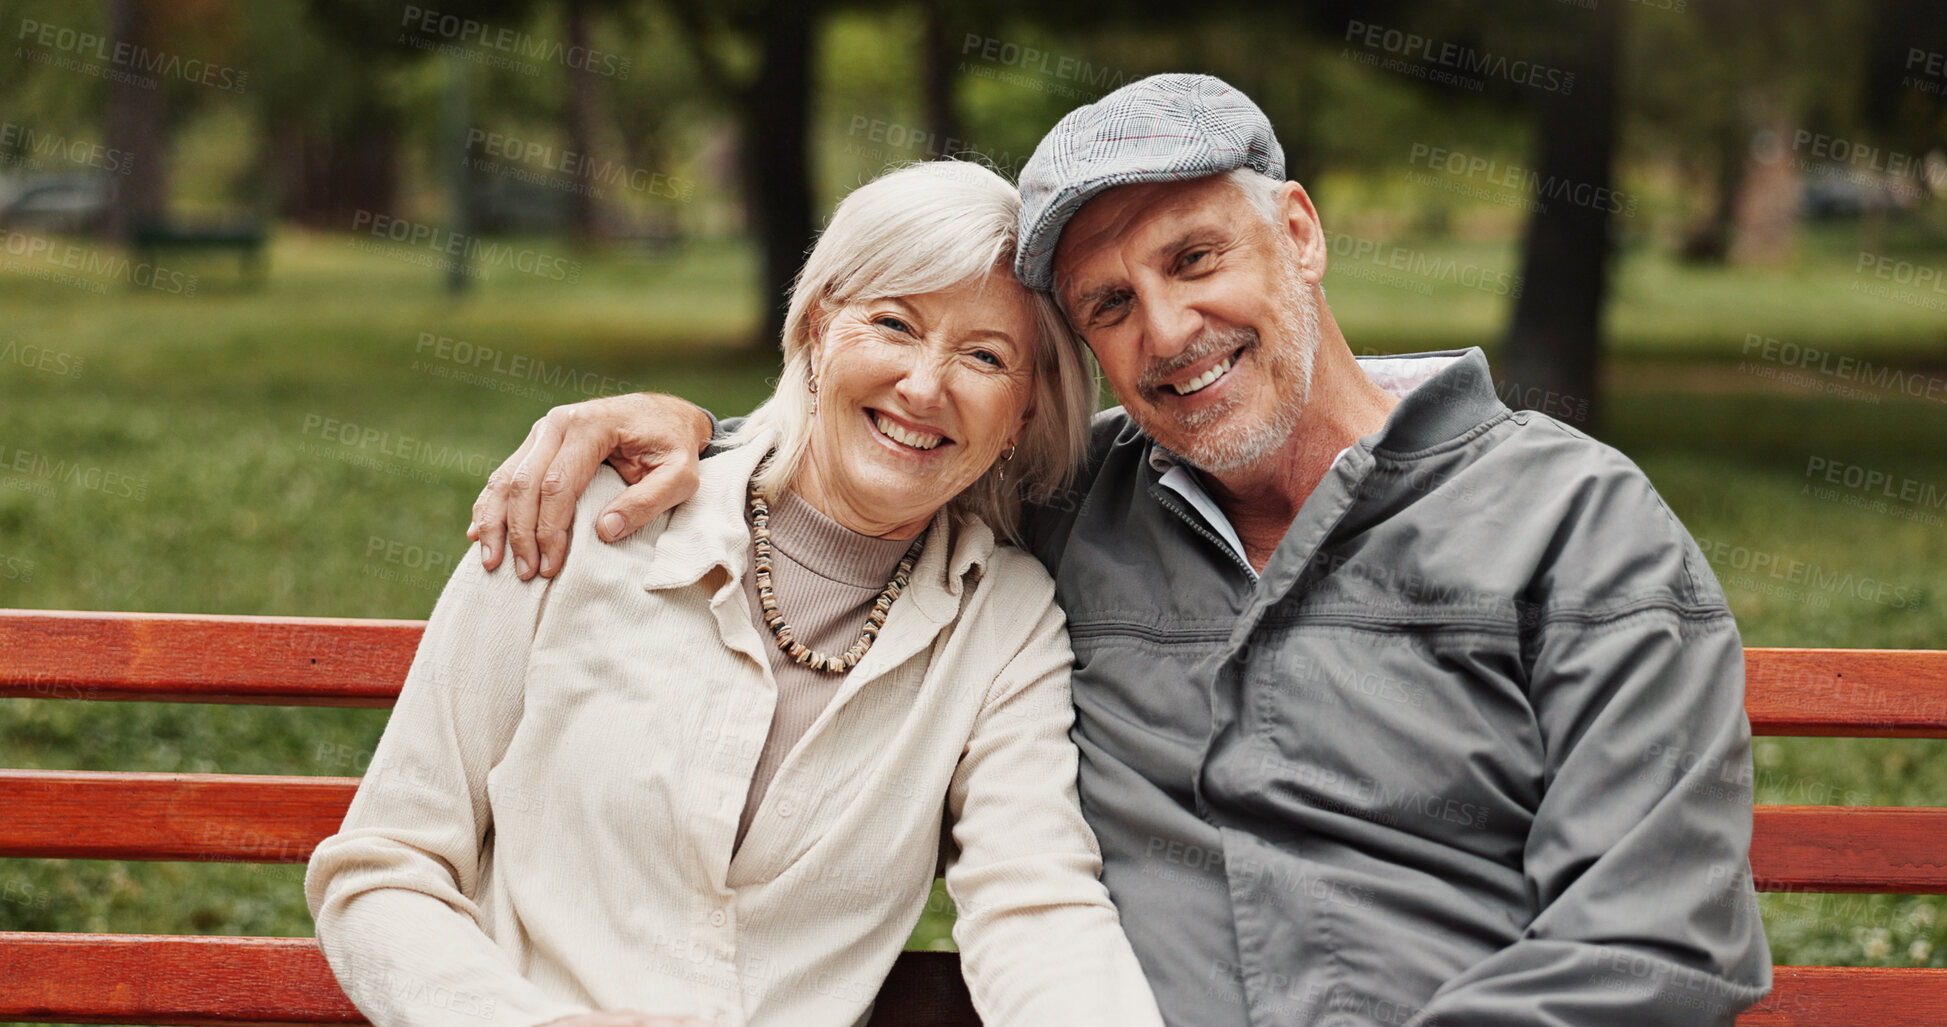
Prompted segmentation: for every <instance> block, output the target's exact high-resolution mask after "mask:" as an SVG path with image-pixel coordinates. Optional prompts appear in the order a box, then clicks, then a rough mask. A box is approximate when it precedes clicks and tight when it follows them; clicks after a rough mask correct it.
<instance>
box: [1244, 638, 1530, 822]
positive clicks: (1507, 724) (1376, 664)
mask: <svg viewBox="0 0 1947 1027" xmlns="http://www.w3.org/2000/svg"><path fill="white" fill-rule="evenodd" d="M1246 655H1247V658H1246V659H1245V660H1244V661H1242V663H1241V664H1240V665H1239V670H1238V673H1239V674H1240V676H1241V685H1242V688H1241V691H1240V693H1239V701H1240V706H1241V709H1240V711H1239V712H1240V718H1239V719H1240V722H1241V723H1240V727H1241V729H1242V730H1241V731H1240V732H1239V734H1240V738H1239V741H1240V743H1241V747H1242V751H1240V752H1239V753H1236V754H1234V755H1233V757H1232V758H1239V757H1241V758H1242V759H1243V760H1244V761H1245V763H1246V769H1247V774H1246V777H1247V778H1249V777H1255V779H1256V780H1255V784H1256V786H1257V790H1258V791H1259V792H1260V794H1263V795H1266V796H1270V797H1274V798H1271V799H1269V800H1267V801H1274V802H1280V803H1282V804H1285V805H1286V806H1288V807H1289V808H1288V809H1286V810H1283V811H1282V812H1285V813H1292V812H1296V813H1297V814H1298V815H1300V816H1301V818H1316V819H1317V820H1319V821H1321V822H1335V823H1337V824H1338V825H1339V826H1340V827H1343V828H1346V829H1349V830H1351V831H1353V832H1355V833H1357V832H1362V831H1365V830H1367V828H1366V827H1365V826H1362V824H1363V825H1377V826H1378V827H1381V828H1386V829H1393V830H1399V831H1405V832H1408V833H1410V834H1414V835H1419V836H1423V837H1427V838H1432V839H1437V840H1440V841H1442V842H1445V843H1447V844H1450V845H1454V846H1456V847H1460V848H1464V849H1468V850H1473V851H1478V852H1481V853H1482V854H1490V853H1491V854H1493V855H1495V856H1496V857H1506V856H1510V855H1513V854H1515V853H1518V851H1519V846H1520V840H1521V839H1522V838H1523V837H1525V834H1526V830H1527V824H1528V822H1529V820H1530V819H1531V814H1532V810H1533V809H1534V806H1535V804H1536V803H1538V802H1539V799H1540V791H1541V773H1542V752H1541V746H1540V740H1539V732H1538V730H1537V729H1536V727H1535V724H1534V721H1533V716H1532V713H1531V712H1530V709H1529V706H1528V703H1527V700H1526V697H1525V696H1524V695H1523V694H1522V693H1521V690H1520V688H1519V686H1518V685H1517V684H1516V679H1515V678H1514V677H1511V676H1510V672H1512V671H1513V670H1514V669H1515V667H1516V666H1517V660H1516V654H1515V645H1514V643H1513V642H1512V641H1509V642H1507V643H1505V644H1503V643H1501V642H1499V641H1497V640H1495V639H1491V638H1489V639H1483V638H1480V637H1475V636H1469V635H1465V634H1458V635H1439V634H1428V633H1412V632H1407V631H1375V630H1364V629H1355V628H1349V627H1344V626H1324V625H1309V624H1305V623H1302V622H1300V623H1294V624H1286V625H1282V626H1279V627H1276V628H1265V629H1261V630H1260V632H1259V634H1258V636H1257V637H1256V638H1254V639H1253V642H1252V646H1251V648H1250V650H1249V651H1248V653H1247V654H1246ZM1234 779H1235V778H1233V780H1234ZM1355 822H1362V823H1355Z"/></svg>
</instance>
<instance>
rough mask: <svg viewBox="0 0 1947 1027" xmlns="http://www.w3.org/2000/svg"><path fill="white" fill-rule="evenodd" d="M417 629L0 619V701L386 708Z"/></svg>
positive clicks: (292, 621)
mask: <svg viewBox="0 0 1947 1027" xmlns="http://www.w3.org/2000/svg"><path fill="white" fill-rule="evenodd" d="M425 626H426V625H425V622H424V621H409V620H340V619H336V618H327V617H214V616H184V615H179V614H158V613H142V614H133V613H67V612H61V611H43V610H0V657H4V658H0V696H28V697H35V698H51V699H140V700H148V701H152V702H209V703H257V704H266V703H268V704H274V705H284V706H390V705H392V701H393V700H394V699H397V698H398V696H399V685H400V683H401V682H403V681H404V680H405V677H406V670H407V669H408V668H409V667H411V666H412V655H413V652H414V651H415V650H416V649H418V648H419V636H420V634H421V633H422V632H423V631H424V629H425Z"/></svg>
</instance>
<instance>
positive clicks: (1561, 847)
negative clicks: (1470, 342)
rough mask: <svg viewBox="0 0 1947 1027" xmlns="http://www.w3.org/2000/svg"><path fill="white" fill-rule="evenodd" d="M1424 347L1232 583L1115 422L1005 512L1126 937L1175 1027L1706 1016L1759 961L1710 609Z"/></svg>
mask: <svg viewBox="0 0 1947 1027" xmlns="http://www.w3.org/2000/svg"><path fill="white" fill-rule="evenodd" d="M1423 357H1425V358H1429V359H1441V358H1444V359H1445V367H1444V369H1442V370H1440V371H1439V372H1438V373H1436V374H1435V375H1434V376H1433V377H1432V378H1430V379H1429V380H1426V381H1425V382H1424V383H1423V384H1421V385H1419V386H1418V387H1417V388H1415V389H1413V390H1412V391H1411V392H1410V393H1408V394H1407V395H1406V396H1405V398H1404V399H1403V400H1402V402H1401V403H1400V404H1399V406H1398V407H1397V408H1396V409H1395V410H1394V412H1393V414H1392V416H1391V417H1390V418H1389V419H1388V421H1387V423H1386V425H1385V427H1384V428H1383V429H1382V430H1380V431H1379V432H1378V433H1377V434H1375V435H1372V436H1369V437H1367V438H1365V439H1362V440H1361V441H1360V442H1359V443H1358V444H1357V445H1355V446H1354V447H1352V448H1351V449H1349V450H1348V451H1347V452H1346V453H1345V454H1343V455H1342V456H1341V458H1340V459H1339V461H1338V463H1337V464H1336V465H1335V466H1334V467H1333V469H1332V471H1331V472H1330V473H1329V474H1328V475H1327V476H1326V477H1325V479H1324V481H1323V482H1322V483H1321V484H1320V485H1319V487H1318V489H1317V491H1316V492H1315V493H1314V494H1313V495H1312V496H1311V497H1310V499H1309V500H1308V501H1307V502H1306V503H1305V505H1304V508H1303V509H1302V510H1301V511H1300V512H1299V515H1298V517H1297V520H1296V521H1295V522H1294V523H1293V524H1292V526H1291V528H1290V530H1289V531H1288V532H1287V533H1286V535H1285V538H1284V540H1283V542H1282V543H1281V544H1280V545H1279V547H1278V549H1277V551H1276V553H1275V554H1274V555H1273V556H1272V558H1271V560H1270V562H1269V564H1267V566H1266V567H1265V571H1264V575H1263V577H1262V579H1261V580H1258V579H1254V577H1253V575H1252V573H1251V571H1250V570H1249V568H1248V565H1246V564H1245V563H1244V562H1243V561H1242V560H1241V559H1239V558H1238V557H1237V555H1236V554H1235V553H1234V551H1233V550H1231V548H1230V547H1229V546H1228V545H1226V544H1225V543H1223V542H1222V541H1221V539H1220V533H1219V532H1218V531H1217V530H1216V528H1215V527H1214V526H1213V525H1212V524H1211V523H1210V522H1209V521H1207V520H1206V519H1205V518H1203V517H1202V516H1201V515H1199V514H1198V513H1197V512H1196V510H1195V509H1194V508H1193V507H1192V505H1191V504H1190V503H1189V502H1187V501H1186V500H1185V498H1184V497H1183V496H1182V495H1179V494H1178V493H1177V492H1175V491H1172V490H1171V489H1170V488H1168V487H1166V486H1164V485H1162V484H1159V478H1160V477H1161V475H1162V473H1163V471H1164V470H1165V469H1166V468H1167V467H1168V465H1169V459H1170V458H1169V456H1168V454H1166V453H1164V452H1162V451H1161V450H1159V449H1158V448H1157V447H1154V446H1153V444H1152V443H1151V442H1150V441H1149V440H1148V439H1147V438H1146V437H1145V436H1143V435H1142V433H1141V432H1139V431H1138V430H1137V429H1136V428H1135V426H1134V425H1133V424H1132V423H1131V422H1130V421H1129V420H1128V419H1127V417H1126V416H1124V415H1123V414H1122V413H1121V412H1120V411H1110V412H1108V413H1107V414H1105V415H1103V416H1102V417H1101V418H1099V419H1098V421H1097V424H1096V430H1095V440H1094V445H1093V447H1092V451H1091V453H1090V457H1089V462H1088V466H1087V469H1086V473H1085V475H1084V477H1083V479H1082V481H1081V483H1080V484H1079V486H1078V487H1077V488H1076V489H1075V490H1074V491H1073V492H1072V493H1069V494H1066V495H1064V496H1059V497H1056V499H1055V500H1054V501H1053V502H1051V503H1050V504H1048V505H1047V506H1045V507H1042V508H1039V509H1037V510H1035V511H1034V512H1033V514H1032V515H1031V516H1030V518H1029V521H1028V525H1027V537H1028V539H1029V543H1030V546H1031V548H1033V549H1034V550H1035V552H1036V554H1037V555H1039V556H1040V557H1041V559H1042V560H1043V561H1044V562H1045V563H1046V564H1047V565H1048V567H1049V569H1050V570H1051V571H1052V572H1053V573H1054V574H1055V578H1056V583H1057V594H1058V598H1059V600H1060V602H1061V604H1062V606H1063V608H1064V609H1065V610H1066V611H1067V614H1068V620H1069V630H1070V635H1071V638H1072V640H1073V643H1074V648H1075V653H1076V667H1075V673H1074V678H1073V694H1074V701H1075V705H1076V711H1077V722H1076V726H1075V728H1074V731H1073V736H1074V738H1075V741H1076V742H1077V744H1078V745H1079V746H1080V748H1081V753H1082V762H1081V777H1080V785H1081V795H1082V801H1083V810H1084V812H1085V813H1086V815H1087V817H1088V820H1089V823H1090V825H1091V826H1092V827H1093V828H1094V829H1095V831H1096V834H1097V836H1098V839H1099V841H1100V843H1101V846H1102V853H1103V860H1104V869H1103V880H1104V882H1105V883H1106V884H1107V885H1108V888H1109V892H1110V894H1111V896H1112V897H1113V898H1114V899H1115V901H1116V904H1117V906H1118V907H1119V908H1120V910H1121V911H1122V917H1123V922H1124V925H1125V927H1126V929H1127V930H1128V932H1129V938H1130V941H1131V943H1132V944H1133V945H1134V947H1135V950H1136V955H1137V957H1138V959H1139V960H1141V962H1142V964H1143V968H1144V970H1145V972H1146V973H1147V974H1148V976H1149V978H1150V981H1151V984H1152V985H1153V986H1154V988H1155V991H1156V997H1157V1000H1158V1001H1159V1003H1160V1004H1161V1005H1162V1009H1163V1013H1164V1016H1165V1018H1166V1019H1167V1020H1168V1021H1169V1022H1170V1023H1171V1024H1175V1025H1185V1027H1187V1025H1191V1024H1213V1025H1216V1024H1223V1025H1237V1024H1250V1025H1253V1027H1270V1025H1273V1024H1310V1025H1321V1027H1325V1025H1340V1024H1348V1025H1349V1024H1360V1025H1363V1024H1388V1025H1399V1024H1406V1025H1410V1027H1433V1025H1436V1024H1438V1025H1465V1027H1493V1025H1510V1027H1511V1025H1524V1027H1543V1025H1547V1027H1556V1025H1560V1027H1599V1025H1616V1027H1655V1025H1666V1024H1667V1025H1678V1024H1729V1023H1731V1022H1732V1019H1733V1016H1734V1014H1735V1012H1736V1011H1737V1010H1739V1009H1742V1008H1743V1007H1745V1006H1747V1005H1749V1004H1750V1003H1752V1002H1754V1001H1756V1000H1757V999H1758V998H1760V997H1761V996H1762V995H1763V994H1764V993H1765V991H1766V990H1767V989H1768V988H1769V987H1770V983H1771V965H1770V964H1771V957H1770V952H1769V950H1768V947H1767V946H1766V943H1765V938H1764V932H1763V926H1762V924H1761V923H1760V921H1759V918H1758V908H1757V901H1756V895H1755V894H1754V892H1753V890H1752V886H1751V881H1750V876H1749V871H1748V869H1747V859H1748V856H1749V850H1750V840H1751V783H1752V773H1751V756H1750V728H1749V724H1748V722H1747V721H1746V719H1745V714H1744V661H1743V649H1742V646H1741V643H1740V641H1739V639H1738V633H1737V627H1736V624H1735V623H1734V622H1733V621H1732V619H1731V614H1730V611H1729V609H1728V608H1727V607H1726V605H1725V602H1724V598H1723V593H1722V592H1721V591H1720V590H1719V588H1718V586H1717V582H1716V580H1715V579H1714V578H1713V577H1712V576H1711V573H1710V571H1709V569H1708V568H1707V566H1706V564H1705V561H1704V559H1703V557H1702V555H1701V554H1700V553H1699V551H1698V549H1697V547H1696V545H1695V544H1694V543H1693V542H1692V541H1691V539H1690V537H1689V535H1688V534H1687V533H1686V532H1685V531H1684V529H1683V527H1682V526H1681V525H1680V524H1678V523H1677V520H1676V518H1675V517H1674V516H1672V515H1671V513H1670V511H1669V510H1668V508H1666V507H1665V506H1664V505H1663V503H1662V501H1661V500H1660V499H1659V498H1658V497H1657V495H1656V493H1655V491H1654V490H1653V489H1652V488H1651V486H1650V483H1649V481H1648V479H1646V478H1645V477H1644V476H1643V474H1642V472H1641V471H1639V470H1638V469H1637V468H1636V467H1635V465H1633V464H1632V463H1631V462H1630V461H1629V460H1628V459H1627V458H1625V457H1624V456H1622V455H1621V454H1619V453H1617V452H1616V451H1615V450H1613V449H1611V448H1609V447H1607V446H1604V445H1602V444H1600V443H1597V442H1595V441H1593V440H1592V439H1590V438H1588V437H1587V436H1585V435H1583V434H1581V433H1579V432H1577V431H1575V430H1574V429H1572V428H1569V427H1566V426H1564V425H1562V424H1560V423H1559V422H1556V421H1554V420H1552V419H1550V418H1548V417H1547V416H1545V415H1542V414H1538V413H1532V412H1526V411H1523V412H1511V411H1510V410H1508V409H1507V407H1505V406H1503V405H1502V404H1501V402H1500V401H1499V400H1498V399H1497V398H1496V396H1495V393H1494V388H1493V382H1492V379H1491V377H1490V376H1489V373H1488V368H1487V362H1486V360H1485V358H1484V357H1483V356H1482V355H1481V353H1480V351H1479V350H1467V351H1465V352H1462V353H1450V354H1426V355H1423ZM1366 366H1368V367H1371V366H1374V365H1370V364H1368V365H1366Z"/></svg>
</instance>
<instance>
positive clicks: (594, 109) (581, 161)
mask: <svg viewBox="0 0 1947 1027" xmlns="http://www.w3.org/2000/svg"><path fill="white" fill-rule="evenodd" d="M567 18H568V45H569V46H570V47H574V48H575V49H574V51H573V52H575V53H583V54H585V53H588V52H590V51H589V48H588V3H587V2H586V0H568V9H567ZM600 102H601V95H600V90H599V88H598V87H597V86H596V84H595V73H594V72H592V71H590V70H589V69H588V68H587V67H586V62H584V65H583V66H582V67H570V68H569V69H568V148H569V149H571V150H573V151H574V152H575V162H574V168H573V174H574V179H575V188H574V189H573V190H572V191H570V192H569V194H568V196H569V206H568V211H569V219H570V222H571V225H572V227H573V229H574V233H575V238H576V239H577V240H578V241H580V242H582V243H588V242H592V241H593V240H595V239H596V238H597V237H598V236H599V235H600V234H601V211H600V209H599V205H598V203H597V202H596V199H595V195H594V188H595V169H594V155H595V126H596V124H597V123H598V121H599V120H600V117H601V112H600V109H599V106H598V105H599V104H600Z"/></svg>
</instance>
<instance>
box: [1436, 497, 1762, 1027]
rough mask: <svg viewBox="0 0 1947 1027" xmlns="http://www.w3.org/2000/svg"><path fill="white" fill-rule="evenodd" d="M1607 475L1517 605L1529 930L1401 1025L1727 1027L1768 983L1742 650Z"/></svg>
mask: <svg viewBox="0 0 1947 1027" xmlns="http://www.w3.org/2000/svg"><path fill="white" fill-rule="evenodd" d="M1619 477H1620V478H1621V479H1622V480H1620V481H1617V482H1611V483H1610V487H1609V488H1607V489H1605V490H1599V494H1597V495H1594V496H1592V497H1590V498H1589V500H1588V502H1586V503H1585V504H1583V507H1582V509H1583V511H1584V512H1583V515H1582V516H1580V517H1577V518H1573V519H1571V520H1570V521H1569V522H1568V524H1567V525H1566V527H1565V528H1564V530H1563V533H1562V535H1561V537H1560V539H1559V540H1558V541H1559V545H1558V546H1557V548H1556V552H1557V553H1558V558H1557V560H1556V561H1555V563H1554V565H1553V566H1552V567H1551V568H1548V569H1546V570H1545V572H1544V573H1543V574H1542V575H1541V576H1540V577H1541V579H1542V580H1541V582H1540V584H1539V586H1538V588H1537V593H1536V594H1537V595H1538V596H1539V597H1540V598H1539V601H1538V602H1537V603H1536V604H1535V605H1533V606H1527V605H1525V604H1524V606H1523V608H1522V614H1523V619H1524V621H1526V622H1527V623H1528V629H1529V630H1528V635H1529V638H1530V641H1529V644H1528V647H1527V648H1528V650H1529V653H1528V656H1527V658H1526V659H1527V662H1528V665H1529V668H1530V669H1529V681H1528V687H1529V694H1530V698H1531V701H1532V703H1533V708H1534V713H1535V717H1536V722H1537V725H1538V727H1539V729H1540V731H1541V737H1542V740H1543V744H1544V745H1545V746H1546V751H1547V762H1546V778H1545V780H1544V791H1543V797H1542V800H1541V803H1540V806H1539V808H1538V809H1537V811H1536V814H1535V819H1534V822H1533V825H1532V827H1531V829H1530V831H1529V834H1528V839H1527V844H1526V848H1525V851H1524V873H1525V875H1526V878H1527V882H1528V888H1529V893H1530V894H1531V895H1532V896H1533V901H1534V903H1535V909H1536V915H1535V917H1534V920H1533V921H1532V923H1531V924H1530V925H1529V927H1528V929H1527V930H1526V931H1524V932H1523V934H1522V935H1521V937H1520V939H1519V940H1518V941H1516V942H1515V943H1514V944H1512V945H1510V946H1508V947H1507V948H1505V949H1502V950H1501V951H1499V952H1497V953H1495V954H1494V955H1492V956H1490V957H1488V958H1487V959H1485V960H1483V961H1482V962H1480V963H1479V964H1477V965H1475V966H1473V967H1471V968H1469V969H1468V970H1466V971H1465V972H1463V973H1462V974H1460V975H1459V976H1458V977H1456V978H1454V979H1452V980H1450V981H1449V982H1447V983H1446V984H1445V985H1444V986H1442V987H1441V989H1440V990H1439V991H1438V992H1437V993H1436V994H1435V995H1434V997H1433V998H1432V1000H1431V1001H1430V1002H1429V1003H1428V1004H1427V1005H1426V1006H1425V1008H1424V1009H1423V1010H1421V1012H1420V1014H1419V1015H1418V1016H1417V1017H1416V1018H1415V1019H1413V1020H1412V1021H1411V1025H1412V1027H1436V1025H1438V1027H1460V1025H1465V1027H1502V1025H1505V1027H1517V1025H1518V1027H1607V1025H1613V1027H1664V1025H1667V1027H1678V1025H1702V1024H1713V1025H1715V1024H1722V1025H1726V1027H1728V1025H1730V1024H1731V1023H1732V1022H1733V1020H1734V1018H1735V1015H1736V1013H1737V1011H1738V1010H1740V1009H1743V1008H1744V1007H1745V1006H1748V1005H1750V1004H1751V1003H1753V1002H1755V1001H1757V1000H1758V999H1759V998H1761V997H1763V996H1764V994H1765V992H1766V991H1767V990H1769V988H1770V986H1771V954H1770V950H1769V948H1768V946H1767V945H1766V943H1765V937H1764V928H1763V924H1762V922H1761V921H1760V920H1759V917H1758V907H1757V896H1756V894H1755V892H1754V890H1753V887H1752V882H1751V877H1750V871H1749V860H1750V851H1751V801H1752V800H1751V792H1752V769H1751V730H1750V724H1749V722H1748V721H1747V720H1746V717H1745V712H1744V649H1743V645H1742V643H1741V642H1740V640H1739V638H1738V632H1737V626H1736V623H1735V622H1734V621H1733V620H1732V618H1731V613H1730V610H1729V609H1728V607H1727V606H1726V605H1725V603H1724V599H1723V593H1722V592H1721V591H1720V590H1719V589H1718V587H1717V583H1716V580H1715V579H1714V578H1713V577H1711V575H1710V572H1709V570H1708V568H1707V567H1706V565H1705V564H1704V561H1703V559H1702V555H1701V554H1700V553H1699V552H1698V550H1697V547H1696V544H1695V543H1694V542H1692V541H1691V539H1690V537H1689V536H1688V534H1686V533H1685V532H1684V531H1683V530H1682V528H1681V526H1680V525H1678V524H1677V522H1676V519H1675V518H1674V517H1673V516H1672V515H1671V514H1670V513H1669V512H1668V510H1667V509H1666V508H1665V507H1664V506H1663V504H1662V501H1661V500H1660V499H1658V498H1657V497H1656V496H1655V494H1654V492H1653V490H1651V489H1650V486H1649V483H1648V481H1647V480H1646V479H1643V478H1642V477H1641V474H1640V472H1636V471H1635V469H1634V468H1633V466H1632V467H1630V468H1628V471H1627V473H1626V474H1624V475H1620V476H1619Z"/></svg>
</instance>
